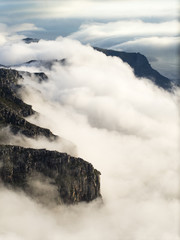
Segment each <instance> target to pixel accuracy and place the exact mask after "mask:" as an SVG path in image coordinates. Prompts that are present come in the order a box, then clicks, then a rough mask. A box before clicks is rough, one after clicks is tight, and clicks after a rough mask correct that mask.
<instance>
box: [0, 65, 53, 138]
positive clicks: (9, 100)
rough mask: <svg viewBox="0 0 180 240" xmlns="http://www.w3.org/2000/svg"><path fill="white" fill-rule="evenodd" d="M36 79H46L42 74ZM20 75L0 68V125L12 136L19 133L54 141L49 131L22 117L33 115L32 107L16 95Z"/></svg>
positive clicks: (38, 74) (14, 71)
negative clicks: (8, 128) (8, 129)
mask: <svg viewBox="0 0 180 240" xmlns="http://www.w3.org/2000/svg"><path fill="white" fill-rule="evenodd" d="M36 75H37V76H38V77H40V78H41V79H42V78H46V75H44V74H43V73H37V74H36ZM19 79H22V75H21V74H20V73H19V72H18V71H16V70H12V69H4V68H0V124H1V125H2V126H9V127H10V129H11V130H12V132H13V133H14V134H17V133H21V134H24V135H25V136H27V137H38V136H45V137H47V138H49V139H50V140H55V139H56V138H57V136H55V135H54V134H53V133H52V132H51V131H50V130H49V129H45V128H41V127H39V126H36V125H34V124H32V123H30V122H28V121H27V120H25V119H24V117H28V116H30V115H32V114H34V113H35V112H34V110H33V109H32V106H30V105H28V104H26V103H24V102H23V101H22V100H21V99H20V96H19V95H18V89H19V88H20V87H21V86H20V85H19V84H18V80H19Z"/></svg>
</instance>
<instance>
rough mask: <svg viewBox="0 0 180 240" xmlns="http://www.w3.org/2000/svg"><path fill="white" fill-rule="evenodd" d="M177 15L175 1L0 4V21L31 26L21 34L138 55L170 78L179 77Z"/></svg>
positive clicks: (36, 0)
mask: <svg viewBox="0 0 180 240" xmlns="http://www.w3.org/2000/svg"><path fill="white" fill-rule="evenodd" d="M178 14H179V2H178V0H172V1H168V0H156V1H155V0H152V1H150V0H96V1H95V0H76V1H74V0H73V1H72V0H66V1H64V0H59V1H56V0H53V1H49V0H45V1H40V0H26V1H23V0H19V1H17V0H15V1H11V0H8V1H5V0H0V22H1V23H4V24H6V25H7V26H13V25H19V24H22V23H31V24H34V25H35V26H36V29H35V28H34V29H28V28H27V29H24V31H22V30H21V33H23V34H24V35H26V36H29V37H36V38H43V39H52V40H53V39H55V38H57V37H58V36H65V37H67V36H68V37H70V38H73V39H77V40H79V41H81V43H83V44H90V45H91V46H96V47H102V48H110V49H115V50H119V51H127V52H140V53H142V54H144V55H145V56H146V57H147V58H148V60H149V61H150V63H151V64H152V66H153V67H154V68H155V69H157V70H158V71H160V73H162V74H164V75H165V76H167V77H169V78H170V79H178V78H179V72H178V64H179V59H178V49H179V46H178V45H179V21H178ZM12 19H13V21H12ZM15 27H16V26H15Z"/></svg>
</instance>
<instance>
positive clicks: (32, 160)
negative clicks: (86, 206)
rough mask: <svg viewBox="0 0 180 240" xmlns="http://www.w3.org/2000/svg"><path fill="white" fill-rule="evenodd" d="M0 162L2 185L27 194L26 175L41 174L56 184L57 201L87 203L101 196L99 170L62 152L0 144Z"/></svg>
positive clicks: (29, 186) (28, 184)
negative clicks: (21, 190) (18, 189)
mask: <svg viewBox="0 0 180 240" xmlns="http://www.w3.org/2000/svg"><path fill="white" fill-rule="evenodd" d="M0 165H1V168H0V178H1V179H2V181H3V182H4V183H5V185H10V186H13V187H15V188H20V189H23V190H24V191H26V192H28V193H29V189H31V181H29V179H30V177H31V176H32V175H36V173H41V174H43V175H44V176H45V177H48V178H49V179H51V185H53V186H56V187H57V192H58V195H59V200H58V201H60V202H62V203H65V204H74V203H77V202H81V201H85V202H89V201H92V200H93V199H96V198H97V197H100V196H101V195H100V178H99V176H100V172H98V171H97V170H96V169H94V168H93V166H92V165H91V164H90V163H88V162H86V161H84V160H82V159H80V158H74V157H71V156H69V155H67V154H66V153H59V152H56V151H47V150H45V149H39V150H35V149H31V148H27V149H26V148H22V147H18V146H9V145H1V146H0Z"/></svg>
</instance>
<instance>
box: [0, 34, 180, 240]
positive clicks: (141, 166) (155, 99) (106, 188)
mask: <svg viewBox="0 0 180 240" xmlns="http://www.w3.org/2000/svg"><path fill="white" fill-rule="evenodd" d="M12 56H13V58H12ZM0 58H1V62H2V63H4V64H5V63H9V64H10V63H14V64H15V63H20V62H24V61H26V60H31V59H37V60H38V59H46V60H47V59H62V58H66V59H67V65H65V66H62V65H61V64H55V65H54V66H53V68H52V70H48V69H44V68H43V67H35V66H33V67H32V68H31V67H27V66H23V67H19V68H18V69H24V70H28V71H37V70H39V71H42V70H43V71H45V73H46V74H47V75H48V77H49V81H48V82H43V83H41V84H39V83H37V82H36V81H30V79H29V78H26V79H25V80H24V82H23V83H22V84H23V85H24V86H25V88H26V92H24V94H23V99H24V100H25V101H26V102H28V103H29V104H32V106H33V108H34V109H35V110H36V111H37V112H39V113H40V115H39V117H38V118H33V117H31V118H29V120H30V121H32V122H34V123H36V124H38V125H41V126H44V127H48V128H50V129H51V130H52V131H53V132H54V133H55V134H59V135H60V136H62V137H63V138H65V139H68V140H70V141H71V142H73V143H75V144H76V146H77V151H78V156H79V157H82V158H84V159H85V160H87V161H89V162H91V163H93V165H94V167H95V168H97V169H98V170H100V171H101V173H102V177H101V191H102V195H103V199H104V203H103V205H100V204H99V202H94V203H91V204H80V205H78V206H72V207H68V208H66V207H63V206H60V207H57V208H56V207H55V208H54V209H45V208H43V207H42V206H39V205H37V204H36V203H34V202H33V201H32V200H30V199H28V198H27V197H25V196H24V195H21V194H20V195H19V193H18V194H17V193H14V192H11V191H8V190H5V189H1V190H0V192H1V198H0V212H1V216H2V217H1V219H0V239H1V238H2V239H3V240H4V239H8V240H9V239H10V240H12V239H13V240H14V239H18V240H21V239H27V240H29V239H30V240H36V239H45V240H49V239H52V240H56V239H59V237H61V238H62V239H75V240H76V239H78V240H81V239H83V240H84V239H87V240H89V239H93V240H95V239H97V240H106V239H107V240H109V239H113V240H114V239H117V240H118V239H123V240H127V239H128V240H134V239H137V240H144V239H147V238H149V239H158V240H166V239H172V240H179V236H178V230H179V225H178V224H179V208H180V203H179V200H180V196H179V145H178V138H179V121H178V110H177V107H178V106H177V96H176V94H174V95H173V94H170V93H168V92H165V91H163V90H161V89H159V88H157V87H156V86H154V85H153V84H152V83H151V82H150V81H148V80H147V79H141V80H140V79H137V78H136V77H135V76H134V75H133V72H132V69H131V68H130V67H129V66H128V65H127V64H125V63H123V62H122V61H121V60H120V59H118V58H115V57H114V58H113V57H106V56H105V55H104V54H102V53H100V52H97V51H95V50H93V49H92V48H91V47H89V46H83V45H81V44H80V43H79V42H78V41H74V40H71V39H65V38H58V39H57V40H56V41H40V42H39V43H31V44H24V43H23V42H19V43H16V44H8V45H7V44H6V45H4V46H2V47H1V49H0ZM19 214H21V215H20V216H19Z"/></svg>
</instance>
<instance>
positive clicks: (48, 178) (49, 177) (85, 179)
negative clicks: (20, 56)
mask: <svg viewBox="0 0 180 240" xmlns="http://www.w3.org/2000/svg"><path fill="white" fill-rule="evenodd" d="M21 74H26V75H28V76H29V77H31V75H32V74H31V73H24V72H18V71H16V70H11V69H5V68H1V69H0V129H1V128H2V127H4V126H9V127H10V129H11V131H12V132H13V133H14V134H16V133H20V134H23V135H25V136H27V137H31V138H35V137H37V136H40V135H41V136H45V137H47V138H48V139H50V140H51V141H54V140H56V138H57V137H58V136H55V135H54V134H53V133H52V132H51V131H50V130H49V129H45V128H41V127H39V126H36V125H34V124H31V123H29V122H28V121H27V120H25V117H27V116H30V115H32V114H34V113H35V112H34V111H33V109H32V107H31V106H30V105H27V104H25V103H24V102H23V101H22V100H21V98H20V96H19V95H18V89H19V88H20V87H21V86H20V85H19V84H18V80H19V79H22V78H23V76H22V75H21ZM34 75H35V76H36V77H37V78H38V80H39V81H40V82H41V81H47V76H46V75H45V74H44V73H35V74H34ZM99 176H100V172H98V171H97V170H96V169H94V168H93V166H92V165H91V164H90V163H88V162H86V161H84V160H82V159H80V158H74V157H71V156H69V155H67V154H66V153H59V152H56V151H47V150H45V149H31V148H22V147H19V146H12V145H0V181H2V182H3V183H4V184H5V185H6V186H11V187H12V188H13V189H14V188H15V189H21V190H24V191H25V192H26V193H27V194H28V195H30V196H31V197H33V198H35V199H36V200H39V199H40V198H41V202H46V201H45V199H47V198H48V199H49V200H48V201H52V202H54V201H55V202H56V203H64V204H74V203H78V202H82V201H85V202H89V201H92V200H94V199H96V198H98V197H100V196H101V194H100V177H99ZM34 183H36V184H34ZM44 184H45V185H44ZM51 189H54V191H53V194H52V192H51ZM54 193H55V194H54ZM51 195H52V196H51Z"/></svg>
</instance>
